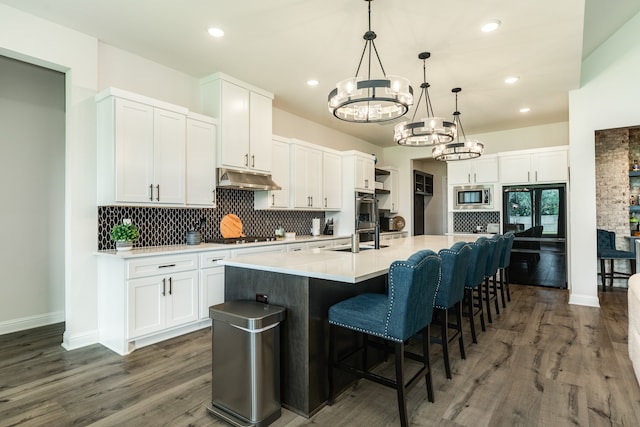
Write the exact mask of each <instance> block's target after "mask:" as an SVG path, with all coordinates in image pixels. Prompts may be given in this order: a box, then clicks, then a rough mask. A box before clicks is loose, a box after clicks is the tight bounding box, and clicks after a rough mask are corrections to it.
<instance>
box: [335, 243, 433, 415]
mask: <svg viewBox="0 0 640 427" xmlns="http://www.w3.org/2000/svg"><path fill="white" fill-rule="evenodd" d="M388 278H389V279H388V280H389V283H388V294H371V293H368V294H361V295H358V296H355V297H353V298H349V299H347V300H344V301H341V302H339V303H337V304H334V305H332V306H331V307H329V364H328V374H329V398H328V403H329V405H331V404H333V401H334V393H335V390H334V378H333V374H334V368H338V369H342V370H345V371H347V372H350V373H352V374H355V375H356V376H357V377H359V378H366V379H368V380H372V381H375V382H377V383H379V384H382V385H385V386H387V387H391V388H394V389H396V392H397V397H398V410H399V412H400V424H401V425H402V426H406V425H407V423H408V421H407V404H406V401H405V392H406V390H407V389H408V388H409V387H411V386H412V385H413V384H415V383H416V382H417V381H418V380H420V379H421V378H422V377H424V378H425V382H426V386H427V397H428V399H429V401H430V402H433V384H432V381H431V364H430V362H429V335H430V328H429V325H430V323H431V317H432V315H433V304H434V298H435V293H436V289H437V287H438V285H439V281H440V257H438V255H437V254H436V253H435V252H433V251H430V250H422V251H419V252H417V253H415V254H413V255H412V256H411V257H409V259H408V260H406V261H394V262H393V263H392V264H391V266H390V268H389V275H388ZM337 327H341V328H347V329H351V330H354V331H357V332H361V333H362V334H364V335H365V337H366V336H367V335H369V336H373V337H378V338H381V339H383V340H385V343H386V342H388V341H390V342H392V343H393V344H394V346H395V366H396V378H395V381H394V380H391V379H388V378H385V377H382V376H380V375H376V374H374V373H371V372H369V371H368V370H367V366H366V364H364V360H363V366H362V368H358V367H354V366H352V365H350V364H347V363H345V362H344V360H345V359H347V358H349V357H350V356H352V355H353V354H354V352H350V353H349V354H347V355H341V359H339V360H338V359H337V358H336V355H335V354H334V353H335V348H336V344H335V335H336V328H337ZM416 334H421V335H422V355H418V354H415V353H410V352H408V351H405V347H404V344H405V341H407V340H408V339H409V338H411V337H412V336H414V335H416ZM369 341H371V344H373V341H374V340H373V339H372V340H368V339H365V340H364V343H365V344H364V346H363V347H364V348H359V349H358V350H360V351H363V352H364V351H365V349H366V345H367V343H369ZM404 356H407V357H410V358H411V359H415V360H418V361H420V362H422V367H421V368H420V370H419V371H418V372H417V373H416V374H415V375H414V376H413V377H412V378H411V379H410V380H409V381H408V382H407V383H406V384H405V381H404V374H403V372H404V369H403V368H404Z"/></svg>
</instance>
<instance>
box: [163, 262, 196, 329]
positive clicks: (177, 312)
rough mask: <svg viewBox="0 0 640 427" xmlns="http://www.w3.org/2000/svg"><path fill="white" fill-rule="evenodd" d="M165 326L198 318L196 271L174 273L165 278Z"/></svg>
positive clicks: (176, 324) (180, 323)
mask: <svg viewBox="0 0 640 427" xmlns="http://www.w3.org/2000/svg"><path fill="white" fill-rule="evenodd" d="M167 282H168V283H167V295H166V315H167V322H166V326H167V327H172V326H178V325H182V324H184V323H188V322H192V321H194V320H197V319H198V314H199V312H198V272H197V271H187V272H184V273H176V274H172V275H171V276H169V278H168V279H167Z"/></svg>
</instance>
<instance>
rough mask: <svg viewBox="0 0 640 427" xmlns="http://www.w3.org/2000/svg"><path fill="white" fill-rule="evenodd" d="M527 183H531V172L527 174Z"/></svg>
mask: <svg viewBox="0 0 640 427" xmlns="http://www.w3.org/2000/svg"><path fill="white" fill-rule="evenodd" d="M527 181H531V172H527Z"/></svg>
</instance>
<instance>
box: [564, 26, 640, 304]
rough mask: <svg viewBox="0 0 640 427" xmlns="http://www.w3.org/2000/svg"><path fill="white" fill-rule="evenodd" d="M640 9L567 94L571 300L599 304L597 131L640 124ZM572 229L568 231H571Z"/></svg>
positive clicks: (596, 54) (593, 58) (587, 63)
mask: <svg viewBox="0 0 640 427" xmlns="http://www.w3.org/2000/svg"><path fill="white" fill-rule="evenodd" d="M638 40H640V14H638V15H636V16H634V17H633V18H632V19H630V20H629V21H628V22H627V23H626V24H625V25H624V26H623V27H622V28H621V29H620V30H618V32H616V33H615V34H614V35H613V36H612V37H611V38H610V39H609V40H607V41H606V42H605V43H604V44H603V45H602V46H600V47H599V48H598V49H597V50H596V51H594V52H593V53H592V54H591V55H590V56H589V57H588V58H587V59H586V60H585V61H584V62H583V66H582V85H581V88H580V89H578V90H575V91H572V92H571V93H570V94H569V123H570V149H569V156H570V162H571V165H572V167H571V175H570V179H571V193H570V199H569V202H570V206H571V212H570V213H569V215H570V216H569V227H570V229H571V230H572V231H574V232H572V233H571V240H570V243H569V279H570V286H571V297H570V300H569V302H570V303H574V304H582V305H592V306H598V305H599V302H598V288H597V283H598V280H597V279H598V278H597V267H596V264H597V262H596V195H595V188H596V187H595V186H596V182H595V131H596V130H601V129H612V128H618V127H628V126H637V125H639V124H640V114H639V111H640V103H639V101H638V100H640V85H639V84H638V70H640V45H639V44H638ZM571 230H570V231H571Z"/></svg>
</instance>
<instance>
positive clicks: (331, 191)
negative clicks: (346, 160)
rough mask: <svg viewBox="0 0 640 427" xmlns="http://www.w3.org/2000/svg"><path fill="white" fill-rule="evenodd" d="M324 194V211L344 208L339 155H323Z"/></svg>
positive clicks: (328, 153) (329, 153)
mask: <svg viewBox="0 0 640 427" xmlns="http://www.w3.org/2000/svg"><path fill="white" fill-rule="evenodd" d="M276 182H277V181H276ZM322 193H323V197H322V208H323V209H324V210H340V208H342V156H340V154H338V153H333V152H328V151H323V153H322Z"/></svg>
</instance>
